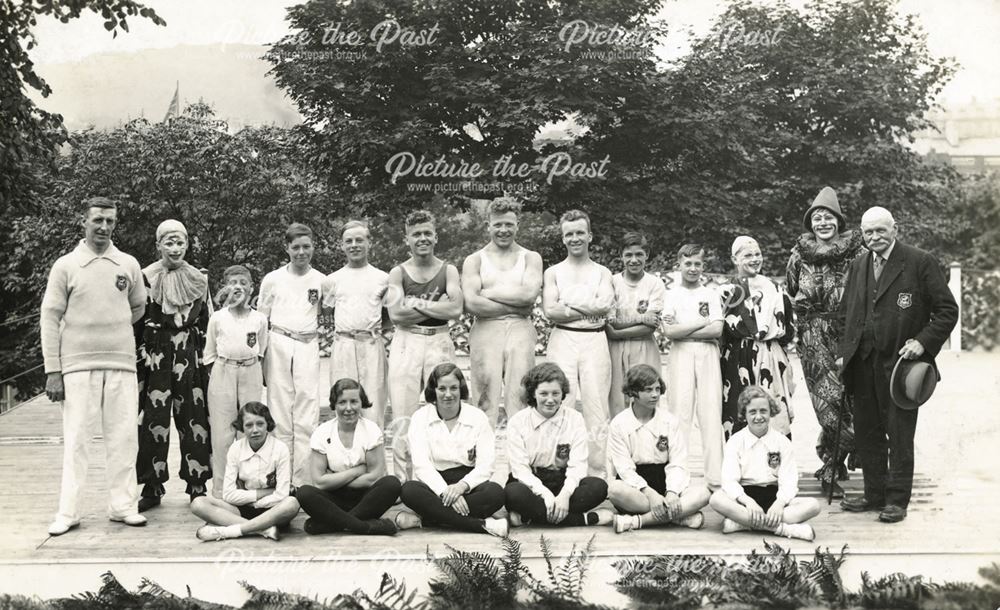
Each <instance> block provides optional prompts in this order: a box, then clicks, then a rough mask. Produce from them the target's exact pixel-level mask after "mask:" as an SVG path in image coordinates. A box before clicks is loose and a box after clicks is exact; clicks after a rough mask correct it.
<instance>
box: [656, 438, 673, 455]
mask: <svg viewBox="0 0 1000 610" xmlns="http://www.w3.org/2000/svg"><path fill="white" fill-rule="evenodd" d="M668 449H670V440H669V439H668V438H667V437H665V436H663V435H660V437H659V438H658V439H656V450H657V451H667V450H668Z"/></svg>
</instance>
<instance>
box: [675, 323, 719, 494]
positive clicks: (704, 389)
mask: <svg viewBox="0 0 1000 610" xmlns="http://www.w3.org/2000/svg"><path fill="white" fill-rule="evenodd" d="M666 382H667V397H668V400H669V401H670V402H669V405H670V412H671V413H673V414H674V415H676V416H677V419H679V420H680V422H681V426H682V427H681V433H682V434H683V435H684V438H686V439H687V438H689V437H690V434H691V424H692V423H693V421H694V417H695V413H697V415H698V427H699V428H700V429H701V446H702V454H703V455H704V456H705V482H706V483H708V485H709V486H711V487H712V488H717V487H718V486H719V485H720V484H721V478H720V471H721V469H722V445H723V437H722V366H721V364H720V360H719V347H718V345H716V343H715V342H704V341H674V342H673V344H672V345H671V346H670V354H669V355H668V356H667V379H666Z"/></svg>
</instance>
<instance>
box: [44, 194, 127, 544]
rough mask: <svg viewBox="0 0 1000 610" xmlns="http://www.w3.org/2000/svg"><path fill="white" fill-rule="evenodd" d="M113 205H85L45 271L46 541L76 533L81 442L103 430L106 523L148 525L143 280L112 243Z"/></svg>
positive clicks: (96, 200) (83, 472) (101, 201)
mask: <svg viewBox="0 0 1000 610" xmlns="http://www.w3.org/2000/svg"><path fill="white" fill-rule="evenodd" d="M117 220H118V209H117V207H116V205H115V202H114V201H112V200H110V199H107V198H105V197H93V198H91V199H88V200H86V201H84V202H83V222H82V224H83V229H84V235H85V237H84V239H83V240H81V241H80V243H79V244H78V245H77V246H76V248H74V249H73V251H72V252H70V253H69V254H66V255H63V256H61V257H60V258H59V260H57V261H56V262H55V264H54V265H52V270H51V271H49V283H48V286H47V287H46V288H45V296H44V297H43V298H42V312H41V318H40V325H41V336H42V355H43V356H44V358H45V373H46V374H47V375H48V379H47V380H46V383H45V394H46V396H48V398H49V400H51V401H53V402H62V416H63V440H64V445H65V446H64V449H63V470H62V489H61V491H60V493H59V512H58V514H57V515H56V518H55V520H54V521H53V522H52V524H51V525H49V534H51V535H53V536H59V535H62V534H65V533H66V532H68V531H69V530H70V529H71V528H73V527H76V526H77V525H79V524H80V501H81V500H82V498H83V491H84V483H85V481H86V476H87V441H88V440H89V439H90V434H89V429H90V424H91V422H92V421H93V420H95V419H98V420H100V422H101V425H102V426H101V427H102V434H103V436H104V450H105V453H106V454H107V460H106V461H107V466H106V470H107V479H108V516H109V518H110V519H111V520H112V521H118V522H121V523H125V524H126V525H133V526H139V525H145V524H146V518H145V517H143V516H142V515H140V514H139V504H138V502H139V486H138V483H137V481H136V473H135V456H136V454H137V453H138V451H139V428H138V426H137V422H138V420H139V386H138V380H137V379H136V374H135V336H134V335H133V334H132V324H133V323H134V322H136V321H137V320H138V319H139V318H141V317H142V314H143V312H144V311H145V309H146V288H145V285H144V284H143V281H142V270H141V268H140V267H139V262H138V261H137V260H135V258H134V257H132V256H130V255H128V254H125V253H124V252H122V251H121V250H119V249H118V248H116V247H115V245H114V244H113V243H111V234H112V232H114V230H115V224H116V222H117Z"/></svg>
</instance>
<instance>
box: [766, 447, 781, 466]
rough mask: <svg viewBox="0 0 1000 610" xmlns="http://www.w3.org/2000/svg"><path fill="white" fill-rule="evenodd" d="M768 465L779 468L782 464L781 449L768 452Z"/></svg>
mask: <svg viewBox="0 0 1000 610" xmlns="http://www.w3.org/2000/svg"><path fill="white" fill-rule="evenodd" d="M767 466H768V468H775V469H776V468H778V467H780V466H781V452H780V451H768V452H767Z"/></svg>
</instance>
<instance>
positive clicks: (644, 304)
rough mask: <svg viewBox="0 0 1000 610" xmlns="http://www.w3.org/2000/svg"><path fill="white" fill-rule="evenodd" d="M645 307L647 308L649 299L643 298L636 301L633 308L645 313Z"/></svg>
mask: <svg viewBox="0 0 1000 610" xmlns="http://www.w3.org/2000/svg"><path fill="white" fill-rule="evenodd" d="M647 309H649V301H647V300H646V299H643V300H641V301H639V302H638V303H636V306H635V310H636V311H638V312H639V313H646V310H647Z"/></svg>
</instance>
